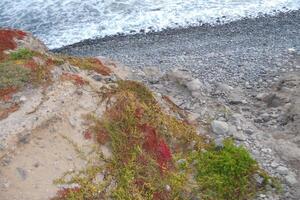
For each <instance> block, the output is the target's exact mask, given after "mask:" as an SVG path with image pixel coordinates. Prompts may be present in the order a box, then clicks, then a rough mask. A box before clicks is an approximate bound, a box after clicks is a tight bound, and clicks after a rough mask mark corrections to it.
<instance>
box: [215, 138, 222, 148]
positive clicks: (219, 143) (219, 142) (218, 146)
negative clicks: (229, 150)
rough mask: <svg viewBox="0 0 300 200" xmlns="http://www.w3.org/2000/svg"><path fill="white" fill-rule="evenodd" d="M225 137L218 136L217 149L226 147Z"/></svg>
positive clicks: (216, 140)
mask: <svg viewBox="0 0 300 200" xmlns="http://www.w3.org/2000/svg"><path fill="white" fill-rule="evenodd" d="M223 141H224V140H223V138H216V139H215V145H216V150H222V149H223V147H224V144H223Z"/></svg>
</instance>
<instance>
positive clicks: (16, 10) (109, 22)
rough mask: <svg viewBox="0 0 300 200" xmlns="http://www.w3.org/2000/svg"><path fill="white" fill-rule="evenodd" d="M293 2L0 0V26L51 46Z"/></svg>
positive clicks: (294, 5) (297, 2)
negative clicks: (15, 29) (23, 33)
mask: <svg viewBox="0 0 300 200" xmlns="http://www.w3.org/2000/svg"><path fill="white" fill-rule="evenodd" d="M299 8H300V0H0V27H10V28H19V29H24V30H27V31H31V32H32V33H34V35H36V36H38V37H39V38H41V39H42V40H43V41H44V42H45V43H46V44H47V45H48V46H49V47H50V48H57V47H61V46H64V45H68V44H72V43H75V42H79V41H81V40H84V39H89V38H96V37H105V36H108V35H115V34H134V33H140V32H143V33H145V32H149V31H162V30H164V29H166V28H180V27H188V26H199V25H201V24H203V23H211V24H216V23H227V22H230V21H233V20H238V19H241V18H244V17H257V16H260V15H263V14H270V15H273V14H275V13H276V12H279V11H283V12H288V11H290V10H296V9H299Z"/></svg>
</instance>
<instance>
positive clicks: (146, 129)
mask: <svg viewBox="0 0 300 200" xmlns="http://www.w3.org/2000/svg"><path fill="white" fill-rule="evenodd" d="M140 129H141V131H142V132H143V133H144V134H145V141H144V144H143V148H144V149H145V150H146V151H147V152H149V153H150V154H152V155H153V157H154V159H155V160H156V161H157V163H158V164H159V166H160V168H161V170H162V171H164V170H166V169H169V168H170V167H171V164H172V154H171V151H170V148H169V147H168V145H167V144H166V143H165V141H164V139H161V138H159V136H158V135H157V132H156V130H155V128H153V127H152V126H150V125H148V124H143V125H142V126H140Z"/></svg>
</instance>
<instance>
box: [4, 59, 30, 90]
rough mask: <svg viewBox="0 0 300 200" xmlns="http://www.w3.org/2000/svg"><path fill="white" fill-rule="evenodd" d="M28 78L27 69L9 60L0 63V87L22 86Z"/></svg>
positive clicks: (28, 71) (28, 72)
mask: <svg viewBox="0 0 300 200" xmlns="http://www.w3.org/2000/svg"><path fill="white" fill-rule="evenodd" d="M29 79H30V70H29V69H26V68H24V67H22V66H18V65H15V64H12V63H10V62H5V63H1V64H0V89H5V88H10V87H14V88H19V87H22V86H24V85H25V84H26V83H27V82H28V81H29Z"/></svg>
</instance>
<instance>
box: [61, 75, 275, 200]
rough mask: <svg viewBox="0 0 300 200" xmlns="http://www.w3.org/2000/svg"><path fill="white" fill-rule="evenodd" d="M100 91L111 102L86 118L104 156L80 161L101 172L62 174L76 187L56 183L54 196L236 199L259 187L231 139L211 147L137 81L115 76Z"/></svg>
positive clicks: (252, 167)
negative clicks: (60, 187)
mask: <svg viewBox="0 0 300 200" xmlns="http://www.w3.org/2000/svg"><path fill="white" fill-rule="evenodd" d="M105 92H106V93H105V94H103V97H104V98H108V99H112V100H111V101H108V102H111V103H112V104H111V105H110V107H109V108H107V110H106V112H105V114H104V115H103V117H102V118H101V119H98V118H97V117H96V116H94V115H89V117H87V120H88V121H89V122H90V123H91V126H90V128H89V129H88V130H87V131H88V133H89V135H88V138H89V139H94V141H96V142H97V143H98V145H107V146H108V147H110V149H111V157H109V158H104V157H103V154H102V152H101V151H100V148H99V149H96V151H97V153H98V155H99V156H98V157H97V158H98V159H99V161H100V163H101V162H102V164H101V165H99V164H96V165H94V166H87V169H98V170H97V173H98V174H99V173H101V174H102V176H103V177H104V178H103V180H102V181H101V183H95V181H94V180H95V176H96V174H97V173H92V172H93V170H92V171H91V170H82V171H81V172H79V173H73V174H71V173H69V174H68V175H71V181H67V180H66V177H62V179H60V183H62V184H74V183H75V184H76V185H78V188H73V189H71V190H68V189H63V190H62V191H61V194H63V195H61V196H60V198H58V199H60V200H74V199H76V200H77V199H87V200H90V199H97V198H98V199H99V198H100V199H117V200H127V199H128V200H131V199H137V200H173V199H176V200H181V199H193V198H196V199H197V198H201V199H206V200H231V199H236V200H239V199H241V200H244V199H249V198H250V197H252V196H254V195H255V194H256V193H257V192H258V191H259V190H261V189H262V186H258V185H256V182H255V180H254V175H255V174H261V177H263V178H264V179H265V181H264V184H267V183H268V179H269V176H268V175H267V174H265V173H262V172H261V170H260V169H259V167H258V165H257V163H256V162H255V160H253V159H252V158H251V156H250V155H249V153H248V152H247V151H246V150H245V149H244V148H242V147H237V146H235V145H234V144H233V142H232V141H231V140H225V142H224V148H222V149H217V148H215V146H214V144H213V143H212V142H211V141H209V140H207V138H205V137H204V136H201V135H197V132H196V130H195V127H193V126H192V125H189V124H188V123H186V122H185V121H183V120H179V119H177V118H176V117H174V116H172V115H168V114H166V113H165V112H164V110H163V109H161V107H160V106H159V104H158V103H157V101H156V100H155V98H154V96H153V94H152V93H151V91H150V90H148V89H147V88H146V87H145V86H144V85H142V84H141V83H138V82H134V81H119V82H118V83H117V87H114V88H111V89H109V90H105ZM93 159H95V158H93ZM92 188H96V189H92Z"/></svg>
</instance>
